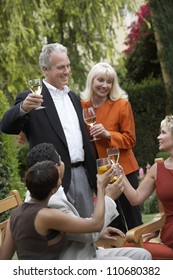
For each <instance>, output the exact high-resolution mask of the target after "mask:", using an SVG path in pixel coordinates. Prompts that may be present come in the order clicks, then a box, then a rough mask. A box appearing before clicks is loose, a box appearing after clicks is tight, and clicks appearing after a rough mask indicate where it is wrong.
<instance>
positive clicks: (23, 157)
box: [18, 142, 29, 181]
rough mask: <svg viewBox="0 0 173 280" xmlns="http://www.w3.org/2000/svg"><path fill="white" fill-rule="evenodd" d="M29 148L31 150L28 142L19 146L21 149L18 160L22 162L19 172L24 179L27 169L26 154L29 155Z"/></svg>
mask: <svg viewBox="0 0 173 280" xmlns="http://www.w3.org/2000/svg"><path fill="white" fill-rule="evenodd" d="M28 150H29V145H28V142H26V143H25V144H23V145H20V146H19V151H18V161H19V162H20V165H19V174H20V177H21V179H22V180H23V181H24V177H25V173H26V170H27V166H26V156H27V153H28Z"/></svg>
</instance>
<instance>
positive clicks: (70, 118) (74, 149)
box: [43, 80, 84, 162]
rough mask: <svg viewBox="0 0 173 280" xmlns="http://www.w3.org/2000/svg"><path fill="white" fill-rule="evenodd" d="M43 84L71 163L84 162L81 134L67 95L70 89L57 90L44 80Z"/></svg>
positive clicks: (76, 117)
mask: <svg viewBox="0 0 173 280" xmlns="http://www.w3.org/2000/svg"><path fill="white" fill-rule="evenodd" d="M43 82H44V84H45V86H46V87H47V89H48V90H49V92H50V95H51V97H52V99H53V102H54V104H55V107H56V110H57V113H58V116H59V118H60V121H61V125H62V128H63V130H64V134H65V137H66V140H67V145H68V150H69V154H70V158H71V162H77V161H84V150H83V141H82V133H81V129H80V125H79V120H78V116H77V114H76V111H75V109H74V106H73V103H72V101H71V99H70V97H69V95H68V92H69V91H70V89H69V88H68V87H67V86H64V89H63V90H59V89H57V88H55V87H54V86H52V85H50V84H49V83H47V82H46V81H45V80H44V81H43Z"/></svg>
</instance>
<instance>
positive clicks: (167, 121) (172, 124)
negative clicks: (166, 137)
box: [160, 115, 173, 135]
mask: <svg viewBox="0 0 173 280" xmlns="http://www.w3.org/2000/svg"><path fill="white" fill-rule="evenodd" d="M163 126H166V127H168V128H169V129H170V131H171V134H172V135H173V115H169V116H166V117H165V118H164V120H162V121H161V124H160V127H161V128H162V127H163Z"/></svg>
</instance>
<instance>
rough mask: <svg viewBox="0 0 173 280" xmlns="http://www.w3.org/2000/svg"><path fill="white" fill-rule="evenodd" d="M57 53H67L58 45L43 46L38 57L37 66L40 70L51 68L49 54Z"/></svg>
mask: <svg viewBox="0 0 173 280" xmlns="http://www.w3.org/2000/svg"><path fill="white" fill-rule="evenodd" d="M52 52H57V53H67V48H66V47H64V46H63V45H61V44H59V43H53V44H47V45H44V46H43V48H42V52H41V53H40V56H39V65H40V68H41V70H42V69H43V67H46V68H50V67H51V65H52V64H51V60H50V53H52Z"/></svg>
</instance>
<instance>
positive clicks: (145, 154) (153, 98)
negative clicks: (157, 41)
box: [123, 79, 165, 168]
mask: <svg viewBox="0 0 173 280" xmlns="http://www.w3.org/2000/svg"><path fill="white" fill-rule="evenodd" d="M123 88H124V89H125V90H126V91H127V93H128V94H129V100H130V103H131V105H132V109H133V113H134V119H135V125H136V146H135V148H134V153H135V155H136V158H137V161H138V163H139V165H140V166H142V167H143V168H145V166H146V164H147V162H149V163H150V164H152V163H153V161H154V159H155V157H156V154H157V152H158V142H157V136H158V135H159V130H160V122H161V120H162V119H164V117H165V90H164V86H163V83H162V81H161V80H158V79H146V80H144V81H143V82H142V83H140V84H135V85H133V84H128V85H127V84H126V85H123Z"/></svg>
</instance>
